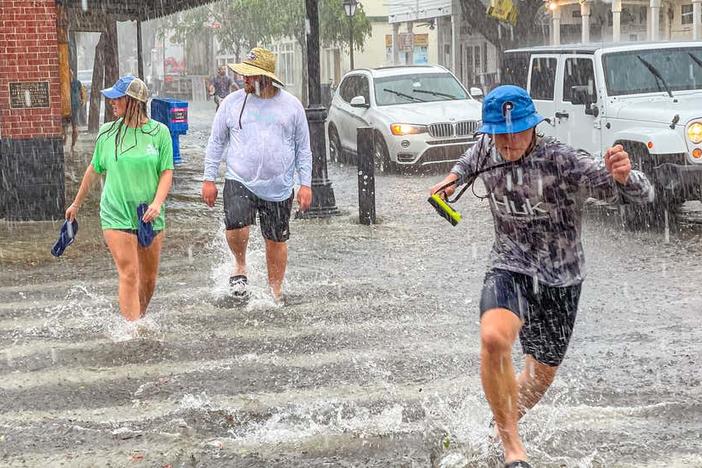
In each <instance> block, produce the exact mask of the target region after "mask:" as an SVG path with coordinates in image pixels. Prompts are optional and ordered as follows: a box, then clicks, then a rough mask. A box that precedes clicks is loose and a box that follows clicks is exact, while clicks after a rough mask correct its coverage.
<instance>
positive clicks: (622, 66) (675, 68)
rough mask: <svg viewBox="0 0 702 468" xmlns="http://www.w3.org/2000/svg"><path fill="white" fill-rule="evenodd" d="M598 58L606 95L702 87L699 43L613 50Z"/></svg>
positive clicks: (701, 51) (701, 56)
mask: <svg viewBox="0 0 702 468" xmlns="http://www.w3.org/2000/svg"><path fill="white" fill-rule="evenodd" d="M602 62H603V65H604V72H605V80H606V82H607V93H608V94H609V95H610V96H622V95H628V94H642V93H654V92H659V91H663V92H666V87H668V88H669V89H670V90H671V91H672V92H675V91H681V90H688V89H702V48H699V47H697V48H693V47H687V48H684V49H655V50H632V51H627V52H615V53H611V54H606V55H604V56H603V60H602ZM647 64H648V66H647ZM656 72H657V73H656ZM657 74H660V76H659V77H657V76H656V75H657Z"/></svg>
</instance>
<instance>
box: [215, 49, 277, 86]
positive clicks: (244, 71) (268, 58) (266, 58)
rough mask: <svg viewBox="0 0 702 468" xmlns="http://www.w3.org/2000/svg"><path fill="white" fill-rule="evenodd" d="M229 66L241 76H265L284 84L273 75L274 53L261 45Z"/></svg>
mask: <svg viewBox="0 0 702 468" xmlns="http://www.w3.org/2000/svg"><path fill="white" fill-rule="evenodd" d="M229 68H231V69H232V70H234V71H235V72H236V73H238V74H240V75H241V76H267V77H269V78H270V79H272V80H273V81H275V82H276V83H278V84H279V85H281V86H285V84H283V82H282V81H280V78H278V77H277V76H276V75H275V54H274V53H273V52H271V51H270V50H268V49H264V48H263V47H254V48H253V49H251V52H249V53H248V55H247V56H246V60H244V61H243V62H241V63H233V64H229Z"/></svg>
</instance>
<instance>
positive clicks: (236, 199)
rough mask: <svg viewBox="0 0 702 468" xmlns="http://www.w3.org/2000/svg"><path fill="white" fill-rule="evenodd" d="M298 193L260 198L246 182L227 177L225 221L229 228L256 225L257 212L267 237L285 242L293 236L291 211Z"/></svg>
mask: <svg viewBox="0 0 702 468" xmlns="http://www.w3.org/2000/svg"><path fill="white" fill-rule="evenodd" d="M293 196H294V193H291V194H290V198H288V199H287V200H283V201H280V202H274V201H268V200H264V199H262V198H259V197H257V196H256V195H255V194H254V193H253V192H252V191H251V190H249V189H248V188H246V186H245V185H244V184H242V183H241V182H238V181H236V180H231V179H227V180H226V181H225V182H224V223H225V225H226V226H227V230H231V229H241V228H243V227H246V226H250V225H252V224H256V213H258V217H259V219H260V221H261V234H263V237H264V238H265V239H268V240H271V241H275V242H285V241H286V240H288V239H289V238H290V214H291V213H292V204H293Z"/></svg>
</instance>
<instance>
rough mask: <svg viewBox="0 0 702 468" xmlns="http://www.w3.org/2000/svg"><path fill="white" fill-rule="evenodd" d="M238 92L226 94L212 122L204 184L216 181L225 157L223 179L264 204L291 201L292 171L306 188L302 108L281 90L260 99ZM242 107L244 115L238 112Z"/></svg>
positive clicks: (308, 166) (308, 157) (308, 167)
mask: <svg viewBox="0 0 702 468" xmlns="http://www.w3.org/2000/svg"><path fill="white" fill-rule="evenodd" d="M245 97H246V93H245V91H244V90H243V89H242V90H239V91H236V92H234V93H232V94H230V95H229V96H227V97H226V98H225V99H224V100H223V101H222V103H221V104H220V106H219V110H218V111H217V114H216V115H215V118H214V121H213V123H212V133H211V134H210V139H209V141H208V143H207V150H206V152H205V174H204V180H211V181H215V180H216V179H217V173H218V171H219V166H220V163H221V162H222V159H223V158H226V161H227V172H226V175H225V178H226V179H233V180H236V181H239V182H241V183H242V184H244V185H245V186H246V187H247V188H248V189H249V190H251V191H252V192H253V193H254V194H255V195H256V196H258V197H260V198H262V199H264V200H268V201H283V200H287V199H288V198H290V195H291V193H292V190H293V187H294V184H295V179H294V176H295V171H297V173H298V177H299V183H300V185H306V186H310V184H311V180H312V151H311V150H310V132H309V127H308V125H307V118H306V116H305V110H304V108H303V107H302V104H301V103H300V101H299V100H298V99H297V98H296V97H295V96H293V95H292V94H290V93H288V92H287V91H285V90H283V89H279V90H278V92H277V93H276V95H275V96H273V97H272V98H268V99H263V98H260V97H258V96H256V95H255V94H249V95H248V98H246V102H244V98H245ZM242 108H243V112H242Z"/></svg>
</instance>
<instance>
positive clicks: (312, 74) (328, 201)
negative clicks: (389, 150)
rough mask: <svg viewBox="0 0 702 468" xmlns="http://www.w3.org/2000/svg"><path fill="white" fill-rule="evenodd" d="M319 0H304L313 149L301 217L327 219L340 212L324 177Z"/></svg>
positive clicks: (324, 114) (323, 116)
mask: <svg viewBox="0 0 702 468" xmlns="http://www.w3.org/2000/svg"><path fill="white" fill-rule="evenodd" d="M318 1H319V0H305V9H306V12H307V21H308V24H309V29H308V30H307V82H308V91H309V93H308V94H309V104H308V106H307V109H305V113H306V114H307V123H308V125H309V127H310V147H311V150H312V205H311V206H310V209H309V210H307V212H305V213H298V215H297V217H300V218H328V217H330V216H332V215H336V214H339V210H338V209H337V207H336V201H335V199H334V189H333V188H332V185H331V181H330V180H329V178H328V176H327V145H326V138H325V134H324V120H325V119H326V118H327V109H326V108H325V107H324V106H323V105H322V99H321V98H322V90H321V80H320V76H319V10H318V8H317V3H318Z"/></svg>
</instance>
